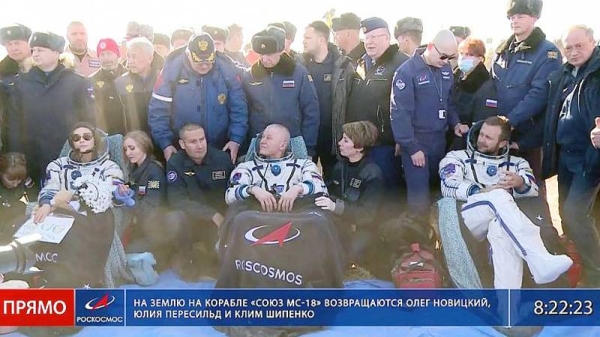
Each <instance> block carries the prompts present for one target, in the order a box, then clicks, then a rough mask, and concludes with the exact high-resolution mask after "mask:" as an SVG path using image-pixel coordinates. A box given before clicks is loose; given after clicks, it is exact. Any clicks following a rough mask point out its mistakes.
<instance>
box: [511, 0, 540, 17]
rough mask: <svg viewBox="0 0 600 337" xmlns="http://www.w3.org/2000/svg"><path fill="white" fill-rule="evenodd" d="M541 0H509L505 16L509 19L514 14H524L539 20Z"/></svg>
mask: <svg viewBox="0 0 600 337" xmlns="http://www.w3.org/2000/svg"><path fill="white" fill-rule="evenodd" d="M543 6H544V3H543V2H542V0H509V1H508V9H507V10H506V16H508V17H511V16H513V15H515V14H526V15H529V16H533V17H536V18H539V17H541V16H542V7H543Z"/></svg>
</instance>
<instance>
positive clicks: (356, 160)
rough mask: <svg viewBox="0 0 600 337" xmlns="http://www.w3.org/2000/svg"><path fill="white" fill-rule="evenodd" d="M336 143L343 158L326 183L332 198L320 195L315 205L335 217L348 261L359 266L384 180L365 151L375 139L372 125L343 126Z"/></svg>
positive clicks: (373, 230)
mask: <svg viewBox="0 0 600 337" xmlns="http://www.w3.org/2000/svg"><path fill="white" fill-rule="evenodd" d="M342 131H343V136H342V139H341V140H340V141H339V142H338V145H339V148H340V154H341V155H342V156H343V157H344V158H343V159H342V160H341V161H338V162H337V164H336V165H335V167H334V168H333V173H332V180H331V181H329V182H328V185H329V186H328V188H329V193H330V195H331V197H328V196H322V197H319V198H317V199H316V200H315V204H316V205H317V206H319V207H321V208H322V209H324V210H328V211H331V212H333V213H334V214H335V215H337V216H338V217H337V219H338V220H339V221H338V222H337V223H338V230H339V233H340V237H341V240H342V245H343V246H344V248H345V250H346V254H347V257H348V260H349V262H351V263H360V262H361V260H363V258H364V255H365V253H366V252H367V250H368V248H369V247H370V245H371V243H372V242H373V239H374V238H375V237H376V236H377V227H376V224H375V223H374V220H375V217H376V216H377V213H378V210H379V205H380V204H381V200H382V196H383V194H382V193H383V186H384V185H383V178H382V173H381V169H380V168H379V166H377V164H375V163H374V162H372V161H371V160H370V159H369V158H368V157H366V152H367V151H368V149H369V148H371V147H372V146H373V145H374V144H375V142H376V140H377V128H376V127H375V125H373V123H371V122H368V121H360V122H353V123H347V124H344V126H343V127H342Z"/></svg>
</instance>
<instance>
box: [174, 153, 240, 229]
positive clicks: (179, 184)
mask: <svg viewBox="0 0 600 337" xmlns="http://www.w3.org/2000/svg"><path fill="white" fill-rule="evenodd" d="M233 169H234V166H233V163H232V162H231V157H229V154H227V153H225V152H223V151H221V149H217V148H214V147H210V146H209V147H208V149H207V152H206V155H205V157H204V160H203V161H202V164H200V165H198V164H196V163H195V162H193V161H192V159H191V158H190V157H188V155H187V154H186V153H185V151H179V152H177V153H176V154H174V155H173V156H172V157H171V159H169V161H168V162H167V199H168V201H169V204H170V206H171V208H173V209H176V210H181V211H184V212H186V214H187V215H189V216H191V217H193V218H194V219H202V220H205V221H211V219H212V217H213V216H214V215H215V213H217V212H218V213H221V214H225V211H226V210H227V205H226V204H225V191H226V190H227V187H228V186H229V176H230V175H231V172H232V171H233Z"/></svg>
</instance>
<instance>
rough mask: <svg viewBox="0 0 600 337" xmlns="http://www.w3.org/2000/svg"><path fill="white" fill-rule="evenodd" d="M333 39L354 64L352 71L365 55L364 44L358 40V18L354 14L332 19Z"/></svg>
mask: <svg viewBox="0 0 600 337" xmlns="http://www.w3.org/2000/svg"><path fill="white" fill-rule="evenodd" d="M331 30H333V38H334V41H335V44H336V46H338V47H339V48H340V49H341V50H342V52H343V53H344V55H346V56H348V57H349V58H350V60H352V63H353V64H354V69H356V66H357V65H358V60H360V59H361V58H362V57H363V55H364V54H365V52H366V51H365V43H364V42H362V41H361V40H360V18H359V17H358V16H357V15H356V14H354V13H344V14H342V15H340V17H339V18H333V19H332V24H331Z"/></svg>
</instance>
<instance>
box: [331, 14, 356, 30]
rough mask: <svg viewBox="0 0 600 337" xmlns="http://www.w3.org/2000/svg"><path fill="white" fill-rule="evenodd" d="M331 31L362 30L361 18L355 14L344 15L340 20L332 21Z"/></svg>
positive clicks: (334, 19)
mask: <svg viewBox="0 0 600 337" xmlns="http://www.w3.org/2000/svg"><path fill="white" fill-rule="evenodd" d="M331 29H332V30H333V31H334V32H337V31H339V30H346V29H353V30H359V29H360V18H359V17H358V16H357V15H356V14H354V13H344V14H342V15H340V17H339V18H333V19H331Z"/></svg>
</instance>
